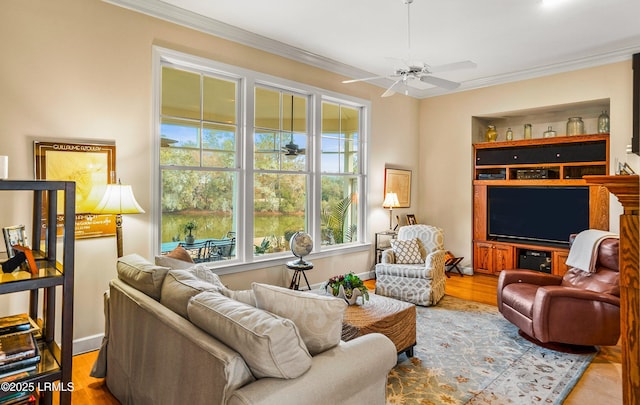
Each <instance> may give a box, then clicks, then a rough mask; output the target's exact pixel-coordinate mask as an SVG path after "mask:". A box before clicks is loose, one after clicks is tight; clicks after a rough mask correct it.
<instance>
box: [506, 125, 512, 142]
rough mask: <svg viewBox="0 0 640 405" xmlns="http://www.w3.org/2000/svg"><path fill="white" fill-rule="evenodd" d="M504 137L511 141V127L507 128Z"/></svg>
mask: <svg viewBox="0 0 640 405" xmlns="http://www.w3.org/2000/svg"><path fill="white" fill-rule="evenodd" d="M505 138H506V139H507V141H513V131H512V130H511V128H507V133H506V135H505Z"/></svg>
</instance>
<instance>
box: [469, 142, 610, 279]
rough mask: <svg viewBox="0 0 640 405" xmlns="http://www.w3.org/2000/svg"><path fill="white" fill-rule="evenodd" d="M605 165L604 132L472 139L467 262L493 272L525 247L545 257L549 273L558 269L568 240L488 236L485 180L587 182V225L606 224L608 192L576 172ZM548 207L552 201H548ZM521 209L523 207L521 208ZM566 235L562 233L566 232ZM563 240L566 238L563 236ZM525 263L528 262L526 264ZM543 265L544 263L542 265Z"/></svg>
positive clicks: (513, 261)
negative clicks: (470, 257) (470, 260)
mask: <svg viewBox="0 0 640 405" xmlns="http://www.w3.org/2000/svg"><path fill="white" fill-rule="evenodd" d="M608 171H609V134H594V135H580V136H558V137H555V138H537V139H523V140H517V141H507V142H483V143H478V144H475V145H474V180H473V268H474V271H477V272H478V273H485V274H493V275H498V274H500V272H501V271H502V270H506V269H515V268H518V267H519V263H520V262H521V261H520V256H521V255H523V254H524V253H525V252H526V251H534V252H541V253H542V254H544V255H548V257H549V258H550V265H551V273H552V274H556V275H564V273H565V272H566V271H567V266H566V264H565V261H566V259H567V257H568V254H569V248H568V245H555V244H546V243H545V244H544V245H542V244H536V243H534V242H526V241H517V240H504V239H502V240H491V238H490V237H489V235H488V226H487V221H488V216H487V203H488V202H487V198H488V187H490V186H507V187H518V186H545V187H566V186H583V187H589V193H588V195H589V196H588V198H589V228H592V229H601V230H608V229H609V193H608V191H607V190H606V188H604V187H601V186H599V185H589V184H587V182H586V181H585V180H583V179H582V176H584V175H588V174H591V173H598V174H604V173H608ZM548 206H549V210H553V207H554V204H553V201H549V204H548ZM523 215H526V212H523ZM567 239H568V238H567ZM567 242H568V240H567ZM530 267H531V266H530ZM545 269H546V268H545Z"/></svg>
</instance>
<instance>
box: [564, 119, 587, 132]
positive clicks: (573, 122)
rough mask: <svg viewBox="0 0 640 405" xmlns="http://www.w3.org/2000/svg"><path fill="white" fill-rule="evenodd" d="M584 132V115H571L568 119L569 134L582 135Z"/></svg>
mask: <svg viewBox="0 0 640 405" xmlns="http://www.w3.org/2000/svg"><path fill="white" fill-rule="evenodd" d="M582 134H584V122H582V117H571V118H569V121H567V135H582Z"/></svg>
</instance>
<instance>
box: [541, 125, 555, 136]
mask: <svg viewBox="0 0 640 405" xmlns="http://www.w3.org/2000/svg"><path fill="white" fill-rule="evenodd" d="M555 136H556V131H554V130H553V128H551V126H549V129H547V130H546V131H545V132H544V133H543V134H542V137H543V138H553V137H555Z"/></svg>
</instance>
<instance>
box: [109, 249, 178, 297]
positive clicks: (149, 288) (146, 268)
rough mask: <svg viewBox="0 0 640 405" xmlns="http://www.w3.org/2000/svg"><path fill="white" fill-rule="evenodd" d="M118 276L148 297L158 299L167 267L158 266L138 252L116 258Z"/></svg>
mask: <svg viewBox="0 0 640 405" xmlns="http://www.w3.org/2000/svg"><path fill="white" fill-rule="evenodd" d="M116 267H117V270H118V278H119V279H120V280H122V281H124V282H125V283H127V284H129V285H130V286H132V287H134V288H135V289H137V290H140V291H142V292H143V293H145V294H147V295H148V296H149V297H151V298H153V299H155V300H159V299H160V292H161V289H162V284H163V282H164V278H165V276H166V275H167V273H168V272H169V270H170V269H169V268H168V267H163V266H158V265H155V264H153V263H151V262H149V261H148V260H147V259H145V258H144V257H142V256H140V255H138V254H130V255H126V256H123V257H121V258H119V259H118V263H117V265H116Z"/></svg>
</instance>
